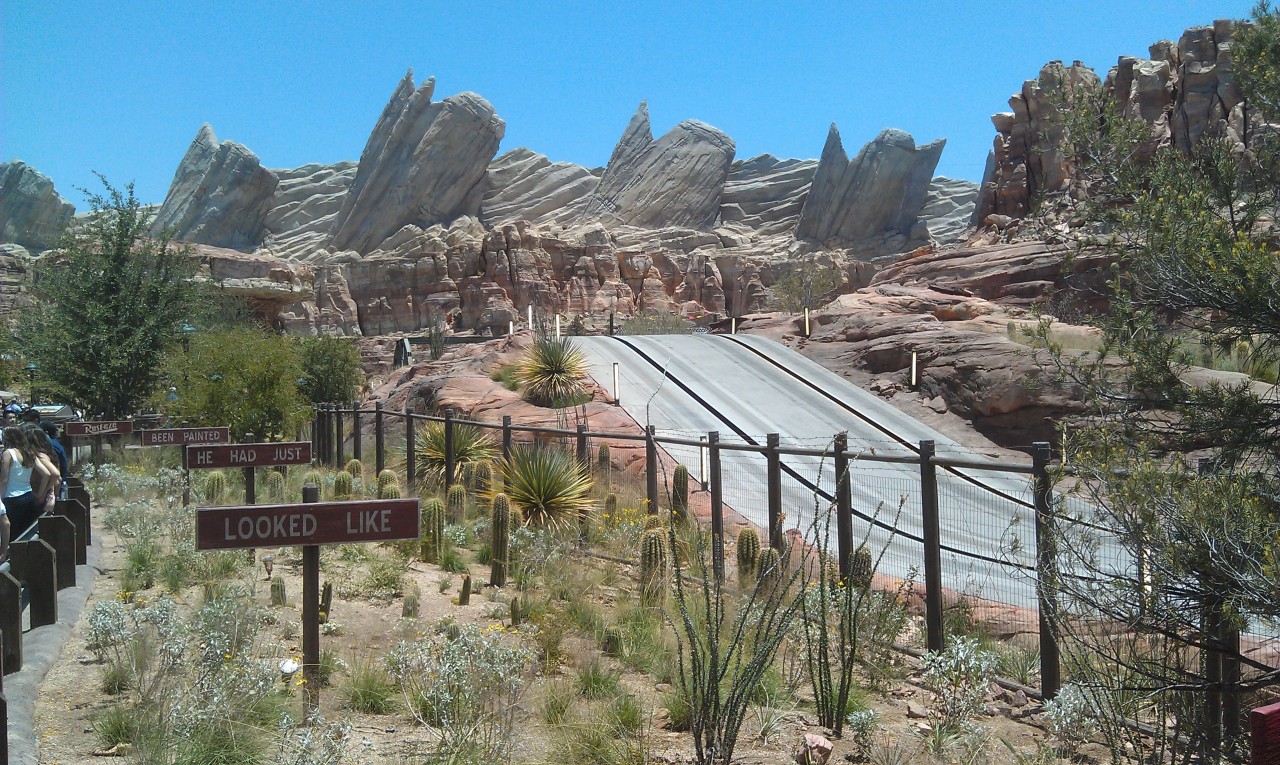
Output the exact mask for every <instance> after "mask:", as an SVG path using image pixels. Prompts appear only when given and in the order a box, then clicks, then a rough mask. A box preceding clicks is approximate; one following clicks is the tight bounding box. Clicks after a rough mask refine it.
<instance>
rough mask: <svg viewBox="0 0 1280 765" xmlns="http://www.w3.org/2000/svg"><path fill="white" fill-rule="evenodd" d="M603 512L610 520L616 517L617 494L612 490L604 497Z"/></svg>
mask: <svg viewBox="0 0 1280 765" xmlns="http://www.w3.org/2000/svg"><path fill="white" fill-rule="evenodd" d="M604 514H605V517H606V518H608V519H610V520H617V518H618V495H617V494H614V493H612V492H610V493H609V495H608V496H607V497H605V498H604Z"/></svg>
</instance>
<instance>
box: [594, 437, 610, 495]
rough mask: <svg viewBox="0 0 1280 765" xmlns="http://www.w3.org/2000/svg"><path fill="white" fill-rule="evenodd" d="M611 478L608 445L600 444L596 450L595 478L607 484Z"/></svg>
mask: <svg viewBox="0 0 1280 765" xmlns="http://www.w3.org/2000/svg"><path fill="white" fill-rule="evenodd" d="M612 479H613V462H612V460H610V459H609V445H608V444H600V448H599V449H597V450H596V480H597V481H599V482H600V483H601V484H603V485H605V486H609V485H610V482H611V481H612Z"/></svg>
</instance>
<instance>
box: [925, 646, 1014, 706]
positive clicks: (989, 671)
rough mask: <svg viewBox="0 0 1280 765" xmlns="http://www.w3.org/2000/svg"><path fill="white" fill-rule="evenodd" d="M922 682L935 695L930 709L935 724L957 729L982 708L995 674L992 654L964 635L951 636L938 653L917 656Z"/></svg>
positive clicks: (994, 658)
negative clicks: (918, 657)
mask: <svg viewBox="0 0 1280 765" xmlns="http://www.w3.org/2000/svg"><path fill="white" fill-rule="evenodd" d="M920 668H921V671H922V674H923V676H924V682H925V683H926V684H927V685H928V686H929V687H930V688H932V689H933V691H934V693H935V694H937V705H936V706H935V707H934V709H933V710H932V711H933V713H934V714H935V715H936V717H937V719H938V723H939V725H936V726H934V727H939V726H946V727H952V728H961V727H963V726H965V725H967V724H968V723H969V722H970V721H971V720H973V718H974V717H976V716H977V715H978V712H979V711H980V710H981V709H982V699H983V696H984V695H985V694H986V692H987V687H988V686H989V685H990V684H991V680H992V678H993V676H994V674H995V669H996V656H995V654H993V653H991V652H990V651H986V650H983V649H982V644H981V643H980V642H979V641H978V640H976V639H974V638H968V637H953V638H951V639H950V640H949V641H947V647H946V649H945V650H943V651H942V652H940V653H939V652H929V653H926V654H925V655H924V658H923V659H921V662H920Z"/></svg>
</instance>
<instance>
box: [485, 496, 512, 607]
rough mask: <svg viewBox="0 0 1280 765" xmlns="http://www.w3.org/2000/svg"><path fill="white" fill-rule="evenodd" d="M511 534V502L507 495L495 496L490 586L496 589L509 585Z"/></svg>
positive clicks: (490, 533)
mask: <svg viewBox="0 0 1280 765" xmlns="http://www.w3.org/2000/svg"><path fill="white" fill-rule="evenodd" d="M510 534H511V501H510V500H509V499H507V495H506V494H498V495H495V496H494V498H493V513H492V521H491V522H490V524H489V558H490V562H489V563H490V566H489V584H491V585H493V586H494V587H503V586H505V585H506V583H507V542H508V540H509V539H510Z"/></svg>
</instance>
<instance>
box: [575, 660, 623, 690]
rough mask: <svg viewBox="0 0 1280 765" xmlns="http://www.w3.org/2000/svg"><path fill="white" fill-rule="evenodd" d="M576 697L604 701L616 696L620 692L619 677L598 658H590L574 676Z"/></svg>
mask: <svg viewBox="0 0 1280 765" xmlns="http://www.w3.org/2000/svg"><path fill="white" fill-rule="evenodd" d="M575 680H576V683H575V684H576V685H577V689H578V695H579V696H582V697H583V698H588V699H606V698H612V697H614V696H616V695H617V694H618V692H619V690H620V686H619V683H618V681H619V676H618V674H617V673H616V672H612V671H610V670H609V669H608V668H607V667H605V666H604V663H603V662H601V661H600V659H598V658H592V659H591V660H590V661H588V662H587V663H586V664H584V665H582V666H581V667H579V668H578V671H577V673H576V676H575Z"/></svg>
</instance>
